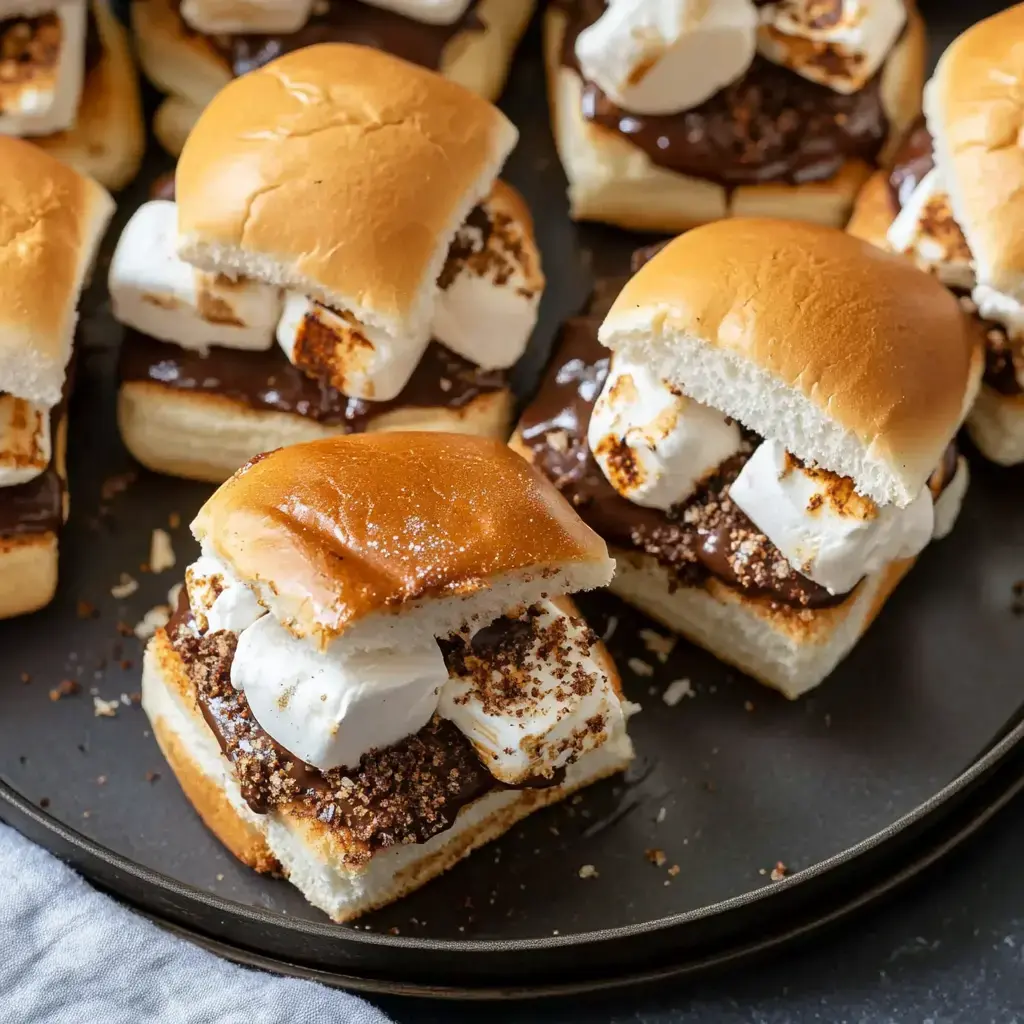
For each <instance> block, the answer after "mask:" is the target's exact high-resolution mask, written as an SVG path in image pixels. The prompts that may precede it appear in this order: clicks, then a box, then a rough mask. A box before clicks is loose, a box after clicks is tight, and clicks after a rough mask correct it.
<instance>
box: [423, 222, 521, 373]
mask: <svg viewBox="0 0 1024 1024" xmlns="http://www.w3.org/2000/svg"><path fill="white" fill-rule="evenodd" d="M484 207H485V210H487V205H486V204H484ZM487 212H488V213H490V211H489V210H488V211H487ZM524 233H525V231H524V227H523V225H521V224H519V223H517V222H515V221H511V220H507V219H504V218H495V217H493V216H491V230H490V232H489V234H488V236H487V239H486V241H485V240H484V236H483V231H482V230H481V229H480V228H478V227H475V226H472V225H471V224H469V223H466V224H463V225H462V227H461V228H459V234H458V241H457V244H458V248H459V249H460V250H461V249H467V248H471V249H472V255H470V256H469V257H468V258H463V259H460V260H458V262H457V263H455V262H454V261H452V266H450V267H448V268H446V270H454V272H455V277H454V279H453V280H452V281H451V283H450V284H448V285H447V287H444V288H442V289H441V290H440V291H439V292H438V295H437V304H436V305H435V306H434V321H433V334H434V337H435V338H436V339H437V340H438V341H440V342H442V343H443V344H445V345H447V346H448V348H450V349H451V350H452V351H453V352H456V353H458V354H459V355H460V356H463V357H465V358H466V359H469V360H471V361H472V362H474V363H476V364H477V365H478V366H480V367H482V368H483V369H485V370H504V369H507V368H508V367H510V366H512V365H513V364H514V363H515V362H516V361H517V360H518V359H519V357H520V356H521V355H522V354H523V351H524V349H525V348H526V345H527V342H528V341H529V340H530V335H531V334H532V333H533V328H534V326H535V325H536V323H537V306H538V304H539V303H540V296H541V289H540V287H539V286H538V285H537V284H536V283H534V282H533V281H531V280H530V278H529V277H528V276H527V272H526V268H525V267H524V266H523V264H522V257H521V256H520V255H519V254H520V253H521V252H522V241H523V237H524Z"/></svg>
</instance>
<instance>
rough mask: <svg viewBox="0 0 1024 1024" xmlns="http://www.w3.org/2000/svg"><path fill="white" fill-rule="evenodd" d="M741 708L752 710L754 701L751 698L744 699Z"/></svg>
mask: <svg viewBox="0 0 1024 1024" xmlns="http://www.w3.org/2000/svg"><path fill="white" fill-rule="evenodd" d="M743 710H744V711H753V710H754V702H753V701H752V700H745V701H744V702H743Z"/></svg>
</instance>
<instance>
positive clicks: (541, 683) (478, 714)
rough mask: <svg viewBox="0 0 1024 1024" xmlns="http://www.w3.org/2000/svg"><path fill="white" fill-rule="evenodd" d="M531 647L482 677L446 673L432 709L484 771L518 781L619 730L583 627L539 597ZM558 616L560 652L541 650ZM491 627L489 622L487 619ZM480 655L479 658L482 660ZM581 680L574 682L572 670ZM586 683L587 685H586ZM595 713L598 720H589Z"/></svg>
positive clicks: (618, 713)
mask: <svg viewBox="0 0 1024 1024" xmlns="http://www.w3.org/2000/svg"><path fill="white" fill-rule="evenodd" d="M540 607H541V609H542V610H543V613H542V614H541V615H540V616H539V617H538V618H537V623H536V627H535V628H536V639H535V642H534V644H533V647H532V649H531V650H530V651H529V652H528V653H527V654H525V655H523V656H522V657H520V658H519V659H517V661H516V664H515V667H514V668H513V667H510V666H508V665H503V666H501V667H500V668H498V667H495V668H494V669H492V671H491V672H490V676H489V682H490V683H492V684H493V688H492V687H491V686H490V685H489V682H488V677H487V676H484V679H483V680H480V679H477V678H476V677H475V674H474V678H463V677H459V676H453V677H452V679H451V681H450V682H449V683H448V684H447V686H445V688H444V689H443V690H442V691H441V701H440V704H439V705H438V713H439V714H440V715H442V716H443V717H444V718H447V719H450V720H451V721H452V722H453V723H454V724H455V725H456V726H457V727H458V729H459V730H460V731H461V732H462V733H463V734H464V735H465V736H466V737H468V739H469V740H470V742H471V743H472V744H473V746H474V747H475V748H476V750H477V753H478V754H479V755H480V759H481V760H482V761H483V762H484V764H485V765H486V766H487V768H488V770H489V771H490V772H491V774H492V775H493V776H494V777H495V778H496V779H499V780H500V781H501V782H505V783H508V784H509V785H513V786H514V785H518V784H520V783H522V782H525V781H527V780H528V779H530V778H531V777H536V776H543V777H550V776H551V775H552V773H554V772H555V771H557V770H558V769H559V768H562V767H564V766H565V765H567V764H571V763H572V762H573V761H575V760H576V759H577V758H579V757H581V756H582V755H583V754H585V753H587V752H588V751H590V750H593V749H595V748H596V747H599V746H601V745H602V744H603V743H604V742H605V741H606V740H607V739H608V738H609V737H611V736H615V735H618V734H621V733H622V732H623V731H624V717H623V709H622V705H621V703H620V702H619V698H618V696H617V695H616V693H615V690H614V689H613V687H612V684H611V680H610V679H609V678H608V674H607V672H606V671H605V669H604V666H603V665H602V664H600V663H599V662H598V661H597V660H596V659H595V658H594V656H593V650H592V647H591V646H590V644H589V642H588V634H589V630H588V629H587V626H586V623H584V622H583V620H582V619H576V618H570V617H569V616H567V615H565V614H563V613H562V612H561V611H560V610H559V609H558V608H556V607H555V606H554V605H553V604H551V603H550V602H549V601H545V602H543V603H542V604H541V606H540ZM559 620H561V622H563V623H564V625H565V632H564V635H563V634H561V633H559V634H557V640H556V642H557V645H558V647H559V648H562V649H564V650H565V651H566V654H565V656H564V658H563V657H562V656H560V655H559V654H557V653H556V654H552V653H550V652H549V651H545V652H544V654H543V655H541V653H540V652H541V650H543V648H544V644H545V641H546V640H550V639H551V635H552V626H553V625H554V624H555V623H556V622H557V621H559ZM491 628H493V627H491ZM486 664H487V662H486V655H485V656H484V659H481V665H475V666H473V667H474V668H479V667H481V666H486ZM580 672H581V673H582V674H581V675H578V677H579V678H580V679H583V678H584V677H585V679H586V680H587V684H586V686H581V685H577V684H575V679H574V675H576V674H578V673H580ZM587 686H589V689H587ZM598 718H600V719H601V721H602V723H603V724H602V726H601V727H600V728H597V729H595V728H592V726H593V724H594V723H595V721H596V720H597V719H598Z"/></svg>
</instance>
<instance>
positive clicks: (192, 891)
mask: <svg viewBox="0 0 1024 1024" xmlns="http://www.w3.org/2000/svg"><path fill="white" fill-rule="evenodd" d="M1022 740H1024V719H1022V720H1020V721H1018V722H1017V724H1016V725H1015V726H1014V727H1013V728H1012V729H1010V730H1009V731H1008V732H1007V733H1006V734H1005V735H1004V736H1003V737H1002V738H1001V739H1000V740H998V741H997V742H995V743H993V744H992V746H990V747H989V748H988V749H987V750H986V752H985V753H983V754H982V755H981V756H979V757H978V758H977V759H976V760H975V761H974V762H973V763H972V764H970V765H969V766H968V767H967V768H966V769H964V771H962V772H961V773H960V774H959V775H957V776H956V777H955V778H954V779H953V780H952V781H950V782H949V783H947V784H946V785H945V786H943V787H942V788H941V789H939V790H938V791H937V792H936V793H934V794H933V795H932V796H931V797H929V798H928V799H927V800H925V801H924V802H923V803H921V804H919V805H918V806H917V807H915V808H913V809H912V810H910V811H908V812H907V813H906V814H903V815H902V816H900V817H899V818H897V819H896V820H895V821H893V822H892V823H891V824H889V825H888V826H886V827H885V828H884V829H881V830H880V831H878V832H876V833H874V834H873V835H871V836H868V837H866V838H865V839H862V840H861V841H860V842H859V843H855V844H854V845H853V846H850V847H847V848H846V849H845V850H841V851H839V852H838V853H836V854H833V856H831V857H828V858H826V859H824V860H821V861H818V862H817V863H816V864H812V865H809V866H808V867H806V868H803V869H801V870H800V871H797V872H794V873H793V874H792V875H789V876H787V877H786V878H784V879H782V880H781V881H778V882H773V883H771V884H770V885H768V884H766V885H763V886H761V887H759V888H757V889H751V890H748V891H747V892H745V893H740V894H739V895H737V896H733V897H730V898H729V899H727V900H722V901H720V902H718V903H711V904H707V905H705V906H703V907H697V908H694V909H693V910H688V911H684V912H682V913H679V914H672V915H669V916H668V917H661V918H655V919H653V920H650V921H640V922H637V923H635V924H628V925H619V926H617V927H615V928H604V929H598V930H596V931H589V932H576V933H569V934H565V935H557V936H556V935H552V936H544V937H538V938H532V939H431V938H427V937H417V936H404V935H390V934H385V933H380V932H366V931H359V930H357V929H355V928H352V927H349V926H346V925H340V924H335V923H334V922H332V921H330V920H325V921H312V920H303V919H296V918H291V917H288V916H286V915H284V914H280V913H277V912H276V911H273V910H269V909H266V908H263V907H253V906H248V905H246V904H244V903H238V902H236V901H235V900H231V899H226V898H225V897H223V896H218V895H216V894H215V893H211V892H207V891H205V890H203V889H199V888H197V887H195V886H192V885H188V884H186V883H183V882H179V881H178V880H177V879H175V878H172V877H171V876H169V875H165V874H163V873H161V872H159V871H154V870H153V869H151V868H148V867H145V866H144V865H142V864H139V863H138V862H136V861H133V860H131V859H129V858H127V857H125V856H123V855H121V854H119V853H116V852H114V851H113V850H111V849H109V848H108V847H105V846H103V845H101V844H100V843H97V842H95V841H94V840H92V839H89V838H88V837H87V836H84V835H82V833H80V832H78V831H76V830H75V829H73V828H71V827H70V826H68V825H65V824H64V823H63V822H61V821H59V820H57V819H56V818H54V817H52V816H51V815H49V814H47V813H46V812H45V811H43V810H41V809H40V808H39V807H38V806H37V805H36V804H34V803H32V802H31V801H30V800H28V799H27V798H26V797H24V796H23V795H22V794H20V793H19V792H17V790H15V789H14V788H13V786H11V785H10V784H9V783H7V782H6V781H4V780H2V779H0V800H2V801H4V802H6V803H8V804H10V805H11V806H12V807H14V808H15V809H16V810H17V811H19V812H20V813H21V814H23V815H25V816H27V817H28V818H30V819H32V820H33V821H35V822H36V823H37V824H38V825H40V826H41V827H42V828H43V829H45V830H46V832H48V833H51V834H53V835H54V836H57V837H60V839H61V840H63V842H65V843H67V844H69V845H70V846H72V847H75V848H78V849H80V850H82V851H83V852H84V853H86V854H87V855H89V856H90V857H93V858H96V859H97V860H100V861H102V862H104V863H106V864H108V865H110V866H111V867H113V868H115V869H116V870H117V871H118V872H122V873H124V874H126V875H129V876H130V877H132V878H134V879H136V880H138V881H139V882H141V883H143V884H144V885H146V886H149V887H152V888H155V889H157V890H162V891H163V892H165V893H169V894H172V895H175V896H179V897H184V898H186V899H188V900H192V901H194V902H196V903H199V904H201V905H203V906H204V907H206V908H208V909H210V910H213V911H215V912H216V913H218V914H222V915H233V916H234V917H236V918H241V919H244V920H246V921H248V922H250V923H254V924H260V925H263V926H265V927H268V928H275V929H281V928H284V929H285V930H286V931H289V932H293V933H295V934H297V935H307V936H315V937H317V938H321V939H324V938H326V939H330V940H333V941H344V942H349V943H356V944H362V945H366V946H377V947H386V948H392V949H401V950H403V951H406V952H414V951H416V950H424V951H430V952H434V953H445V952H450V953H456V954H458V953H485V954H486V953H508V952H520V951H528V950H535V951H543V950H550V949H558V948H566V947H575V946H586V945H591V944H597V943H605V942H615V941H621V940H623V939H630V938H635V937H638V936H641V935H648V934H651V933H654V932H659V931H670V930H672V929H673V928H677V927H680V926H683V925H687V924H692V923H694V922H696V921H700V920H704V919H708V918H711V917H714V916H716V915H720V914H724V913H727V912H729V911H732V910H736V909H738V908H741V907H747V906H750V905H752V904H755V903H759V902H763V901H766V900H770V899H774V898H776V897H778V896H780V895H782V894H784V893H789V892H792V891H793V890H794V889H796V888H797V887H799V886H802V885H805V884H807V883H809V882H811V881H812V880H813V879H817V878H820V877H821V876H823V875H825V874H827V873H828V872H830V871H833V870H835V869H837V868H839V867H841V866H843V865H847V864H850V863H851V862H853V861H855V860H857V858H859V857H861V856H863V855H865V854H867V853H869V852H870V851H872V850H874V849H876V848H878V847H880V846H882V845H883V844H885V843H887V842H888V841H890V840H892V839H894V838H895V837H896V836H898V835H899V834H900V833H901V832H903V831H904V830H906V829H907V828H909V827H911V826H913V825H917V824H920V823H921V822H922V821H924V820H926V819H927V818H929V817H930V816H932V815H933V814H935V813H936V812H938V811H940V810H941V809H942V808H943V806H944V805H945V804H946V803H947V802H948V801H950V800H951V799H952V798H953V797H955V796H956V795H958V794H959V793H961V792H962V791H963V790H964V789H966V788H967V787H969V786H971V785H972V784H973V783H974V782H976V781H977V780H978V779H980V778H981V776H983V775H984V774H986V773H987V772H989V771H990V770H991V769H993V768H994V767H995V766H996V765H998V764H999V762H1001V761H1002V760H1003V759H1004V758H1006V757H1007V756H1008V755H1009V754H1010V753H1011V752H1012V751H1013V750H1014V749H1015V748H1016V747H1017V746H1018V745H1019V744H1021V741H1022ZM109 887H110V886H108V888H109ZM114 892H115V893H117V889H116V887H114ZM143 909H145V908H143Z"/></svg>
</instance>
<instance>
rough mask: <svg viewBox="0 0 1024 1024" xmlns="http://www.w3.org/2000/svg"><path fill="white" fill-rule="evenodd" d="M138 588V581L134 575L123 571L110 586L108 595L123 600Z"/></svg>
mask: <svg viewBox="0 0 1024 1024" xmlns="http://www.w3.org/2000/svg"><path fill="white" fill-rule="evenodd" d="M138 589H139V581H138V580H137V579H135V577H134V576H129V575H128V573H126V572H123V573H121V577H120V579H119V580H118V582H117V583H115V584H114V585H113V586H112V587H111V588H110V596H111V597H113V598H116V599H117V600H118V601H123V600H124V599H125V598H126V597H131V596H132V594H134V593H135V591H136V590H138Z"/></svg>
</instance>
